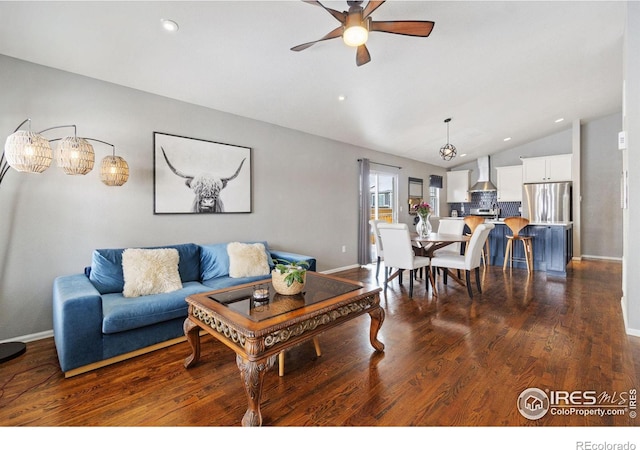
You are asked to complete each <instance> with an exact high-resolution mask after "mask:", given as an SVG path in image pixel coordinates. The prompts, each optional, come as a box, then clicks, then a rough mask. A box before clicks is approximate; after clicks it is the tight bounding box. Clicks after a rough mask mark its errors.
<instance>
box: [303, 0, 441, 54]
mask: <svg viewBox="0 0 640 450" xmlns="http://www.w3.org/2000/svg"><path fill="white" fill-rule="evenodd" d="M303 1H304V2H305V3H310V4H312V5H316V6H320V7H322V8H323V9H324V10H325V11H327V12H328V13H329V14H331V15H332V16H333V17H335V19H336V20H337V21H338V22H340V26H339V27H338V28H336V29H334V30H332V31H330V32H329V33H328V34H326V35H325V36H324V37H322V38H321V39H318V40H317V41H312V42H307V43H306V44H301V45H297V46H295V47H293V48H292V49H291V50H293V51H294V52H299V51H301V50H304V49H306V48H309V47H311V46H312V45H313V44H315V43H317V42H322V41H326V40H329V39H335V38H337V37H341V36H342V40H343V41H344V43H345V44H347V45H349V46H351V47H357V48H358V50H357V52H356V65H358V66H361V65H363V64H366V63H368V62H369V61H371V55H369V50H367V47H366V45H365V43H366V42H367V38H368V36H369V32H370V31H382V32H384V33H393V34H402V35H405V36H418V37H427V36H429V34H431V30H433V26H434V22H431V21H426V20H403V21H375V20H372V19H371V14H372V13H373V12H374V11H375V10H376V9H378V8H379V7H380V6H381V5H382V4H383V3H384V0H382V1H373V0H370V1H369V2H368V3H367V6H365V7H364V8H363V7H362V6H361V5H362V1H352V0H349V1H347V4H348V5H349V11H343V12H340V11H336V10H335V9H331V8H327V7H326V6H324V5H323V4H322V3H320V2H319V1H317V0H303Z"/></svg>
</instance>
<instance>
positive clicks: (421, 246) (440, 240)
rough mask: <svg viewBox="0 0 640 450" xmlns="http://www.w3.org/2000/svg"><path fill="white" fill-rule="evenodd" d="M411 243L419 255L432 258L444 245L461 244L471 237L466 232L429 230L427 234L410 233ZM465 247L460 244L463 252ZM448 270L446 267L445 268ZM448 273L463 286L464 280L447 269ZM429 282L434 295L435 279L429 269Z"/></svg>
mask: <svg viewBox="0 0 640 450" xmlns="http://www.w3.org/2000/svg"><path fill="white" fill-rule="evenodd" d="M410 236H411V243H412V245H413V247H414V248H415V252H416V254H417V255H420V256H427V257H429V258H432V257H433V255H434V253H435V251H436V250H439V249H441V248H444V247H446V246H447V245H451V244H455V243H456V242H460V243H462V244H466V243H468V242H469V240H470V239H471V236H469V235H466V234H447V233H436V232H431V233H429V234H428V235H427V236H419V235H418V233H411V235H410ZM465 248H466V246H465V245H463V246H462V248H461V251H462V252H464V249H465ZM446 270H448V269H446ZM449 275H450V276H451V278H452V279H453V280H455V281H456V282H457V283H458V284H461V285H462V286H464V285H465V284H464V282H463V281H462V280H461V279H460V277H458V276H456V275H455V274H453V273H451V272H450V271H449ZM429 282H430V283H431V287H432V289H433V292H434V295H435V293H436V292H437V290H436V283H435V279H434V278H433V273H432V272H431V270H429Z"/></svg>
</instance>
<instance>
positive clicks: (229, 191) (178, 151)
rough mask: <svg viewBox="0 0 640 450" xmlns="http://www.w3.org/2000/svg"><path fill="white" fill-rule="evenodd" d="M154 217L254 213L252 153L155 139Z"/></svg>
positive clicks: (188, 140) (186, 140)
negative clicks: (252, 202)
mask: <svg viewBox="0 0 640 450" xmlns="http://www.w3.org/2000/svg"><path fill="white" fill-rule="evenodd" d="M153 195H154V200H153V213H154V214H223V213H250V212H251V148H249V147H241V146H237V145H230V144H222V143H220V142H213V141H205V140H202V139H194V138H189V137H184V136H176V135H173V134H165V133H159V132H154V133H153Z"/></svg>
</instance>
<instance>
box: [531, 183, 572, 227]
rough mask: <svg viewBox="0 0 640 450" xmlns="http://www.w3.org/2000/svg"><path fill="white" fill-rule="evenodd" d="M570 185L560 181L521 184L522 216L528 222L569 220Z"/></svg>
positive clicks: (570, 209) (570, 216)
mask: <svg viewBox="0 0 640 450" xmlns="http://www.w3.org/2000/svg"><path fill="white" fill-rule="evenodd" d="M571 195H572V186H571V182H570V181H566V182H560V183H530V184H529V183H528V184H523V185H522V217H526V218H527V219H529V222H542V223H557V222H571V221H572V220H573V216H572V203H571Z"/></svg>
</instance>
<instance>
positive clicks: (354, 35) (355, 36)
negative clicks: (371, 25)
mask: <svg viewBox="0 0 640 450" xmlns="http://www.w3.org/2000/svg"><path fill="white" fill-rule="evenodd" d="M368 38H369V31H368V30H367V29H366V28H365V27H363V26H362V25H353V26H350V27H348V28H345V30H344V32H343V33H342V40H343V41H344V43H345V44H347V45H348V46H350V47H359V46H361V45H363V44H364V43H365V42H367V39H368Z"/></svg>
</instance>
